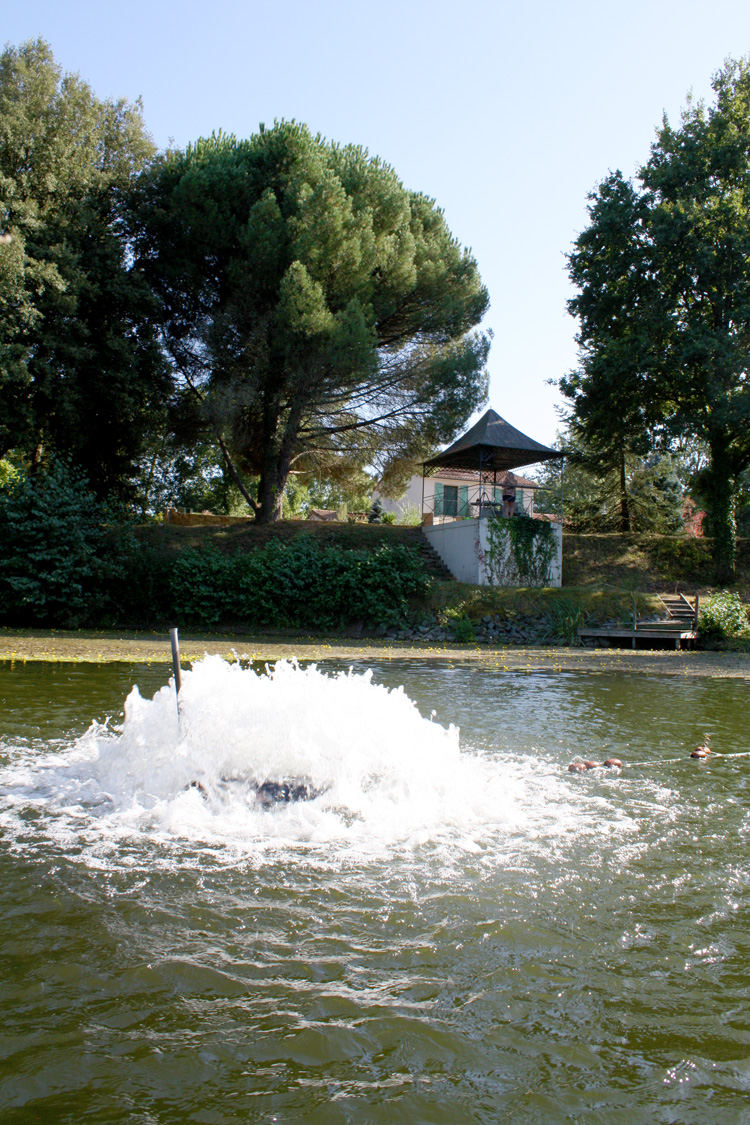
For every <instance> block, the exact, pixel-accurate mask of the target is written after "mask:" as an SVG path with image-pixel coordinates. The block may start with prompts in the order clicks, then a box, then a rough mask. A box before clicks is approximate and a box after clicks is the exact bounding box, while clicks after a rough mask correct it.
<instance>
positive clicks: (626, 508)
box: [620, 449, 632, 535]
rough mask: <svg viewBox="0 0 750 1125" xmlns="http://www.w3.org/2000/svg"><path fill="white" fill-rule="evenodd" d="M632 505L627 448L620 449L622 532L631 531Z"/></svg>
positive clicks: (622, 533) (623, 533)
mask: <svg viewBox="0 0 750 1125" xmlns="http://www.w3.org/2000/svg"><path fill="white" fill-rule="evenodd" d="M631 530H632V528H631V524H630V505H629V504H628V479H627V476H626V475H625V450H624V449H622V450H621V451H620V534H621V535H625V534H626V532H628V531H631Z"/></svg>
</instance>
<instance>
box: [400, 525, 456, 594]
mask: <svg viewBox="0 0 750 1125" xmlns="http://www.w3.org/2000/svg"><path fill="white" fill-rule="evenodd" d="M413 531H414V536H413V538H412V537H411V536H410V539H411V544H410V545H411V546H412V547H414V548H415V549H416V550H417V551H418V552H419V555H420V558H421V559H422V562H423V563H424V568H425V570H426V571H427V573H428V574H429V576H430V578H437V579H439V580H440V581H441V582H446V581H448V582H455V581H456V580H455V578H454V577H453V575H452V574H451V572H450V571H449V570H448V567H447V566H446V565H445V563H444V562H443V560H442V559H441V558H440V555H439V554H438V553H437V551H436V550H435V548H434V547H433V546H432V544H431V543H430V542H429V541H428V540H427V539H426V538H425V536H424V535H423V534H422V528H421V527H415V528H414V529H413Z"/></svg>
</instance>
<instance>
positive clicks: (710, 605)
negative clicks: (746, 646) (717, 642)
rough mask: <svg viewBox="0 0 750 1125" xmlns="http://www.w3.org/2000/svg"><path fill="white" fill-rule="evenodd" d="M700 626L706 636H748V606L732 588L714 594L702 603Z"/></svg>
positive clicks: (749, 629) (749, 631)
mask: <svg viewBox="0 0 750 1125" xmlns="http://www.w3.org/2000/svg"><path fill="white" fill-rule="evenodd" d="M698 628H699V629H700V631H701V633H703V634H704V635H706V636H714V637H746V636H748V635H749V634H750V628H748V617H747V607H746V606H745V605H744V604H743V602H742V599H741V598H740V596H739V594H736V593H734V591H732V590H722V591H721V592H720V593H718V594H712V595H711V597H710V598H708V599H707V600H706V601H705V602H704V603H703V604H702V605H701V608H700V617H699V621H698Z"/></svg>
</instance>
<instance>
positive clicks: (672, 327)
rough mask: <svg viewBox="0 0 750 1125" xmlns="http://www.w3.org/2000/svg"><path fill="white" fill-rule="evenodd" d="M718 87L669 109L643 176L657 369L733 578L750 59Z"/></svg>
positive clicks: (748, 314) (746, 276)
mask: <svg viewBox="0 0 750 1125" xmlns="http://www.w3.org/2000/svg"><path fill="white" fill-rule="evenodd" d="M713 87H714V91H715V93H716V104H715V105H713V106H710V107H706V106H705V105H704V104H703V103H701V102H697V103H693V102H690V103H689V104H688V106H687V107H686V109H685V110H684V112H683V115H682V121H681V123H680V127H679V128H676V129H675V128H672V127H671V126H670V125H669V123H668V122H667V121H666V120H665V122H664V124H663V126H662V128H661V130H660V131H659V134H658V136H657V140H656V142H655V144H654V145H653V147H652V151H651V158H650V160H649V162H648V164H647V165H646V166H645V168H644V169H643V170H642V172H641V178H642V181H643V184H644V188H645V191H646V193H647V198H648V199H649V207H650V211H651V221H650V227H651V239H652V243H653V270H654V273H655V274H656V275H657V276H658V278H659V282H660V285H661V286H662V288H663V290H664V294H665V297H666V302H667V306H668V309H669V318H668V325H667V331H666V332H665V333H664V337H663V338H664V349H663V357H662V359H661V362H660V363H659V365H658V367H656V369H655V372H654V374H655V376H656V378H658V379H659V381H660V384H661V387H660V390H661V392H662V393H661V397H662V401H663V402H664V404H665V409H664V417H665V420H666V422H667V424H668V426H669V428H670V430H671V431H672V432H673V433H677V434H680V433H688V434H690V435H692V436H695V437H697V438H699V439H700V440H702V441H703V442H705V444H706V446H707V448H708V450H709V454H710V461H709V465H708V467H707V469H706V470H705V471H704V473H703V479H702V481H701V492H702V494H703V496H704V497H705V499H706V503H707V510H708V517H709V531H710V533H711V534H712V535H713V537H714V546H715V558H716V560H717V562H718V564H719V569H720V573H721V576H723V577H725V578H731V577H732V575H733V573H734V567H735V554H736V547H735V535H736V528H735V497H736V488H737V480H738V477H739V476H740V474H741V473H742V472H743V470H745V469H746V468H747V467H748V466H750V380H748V368H749V365H750V271H749V270H748V268H747V263H748V260H749V259H750V62H748V61H747V60H745V61H740V62H728V63H727V64H726V65H725V66H724V68H723V69H722V70H721V71H719V72H718V73H717V74H716V75H715V77H714V80H713ZM654 381H655V380H652V382H654Z"/></svg>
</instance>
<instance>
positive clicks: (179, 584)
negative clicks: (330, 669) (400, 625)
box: [170, 535, 427, 628]
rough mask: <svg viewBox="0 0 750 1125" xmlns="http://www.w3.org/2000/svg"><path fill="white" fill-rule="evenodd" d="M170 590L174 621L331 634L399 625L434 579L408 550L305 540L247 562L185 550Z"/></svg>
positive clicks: (269, 547) (265, 550) (276, 545)
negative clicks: (349, 626)
mask: <svg viewBox="0 0 750 1125" xmlns="http://www.w3.org/2000/svg"><path fill="white" fill-rule="evenodd" d="M170 585H171V594H172V596H171V607H172V610H173V612H174V614H175V615H176V616H177V617H179V618H180V619H182V620H184V621H186V622H189V623H193V624H196V625H210V626H214V625H217V624H219V623H220V622H222V621H226V622H229V621H237V622H243V623H247V624H253V625H264V626H269V625H270V626H274V625H275V626H297V627H300V626H302V627H305V626H312V627H323V628H330V627H334V626H337V625H341V624H343V623H345V622H347V621H351V620H357V619H360V620H364V621H367V622H377V623H381V622H385V623H395V622H397V621H399V620H400V619H402V618H403V617H404V615H405V614H406V612H407V610H408V608H409V599H410V598H413V597H418V596H423V595H424V594H425V592H426V589H427V576H426V574H425V570H424V566H423V564H422V562H421V559H420V558H419V555H418V553H417V552H416V551H415V550H413V549H411V548H408V547H403V546H400V545H395V546H383V547H381V548H380V549H379V550H377V551H374V552H370V551H356V550H350V551H347V550H342V549H341V548H340V547H337V546H320V545H319V544H318V543H317V542H316V540H315V539H313V538H312V537H311V536H306V535H300V536H298V537H297V538H296V539H293V540H292V541H291V542H288V543H283V542H280V541H279V540H272V541H271V542H270V543H268V544H266V546H265V547H262V548H259V549H258V550H257V551H253V552H252V553H251V554H248V555H245V554H239V553H238V554H235V555H230V556H224V555H220V554H219V553H218V552H215V551H184V552H182V553H181V554H180V555H179V556H178V558H177V559H176V560H175V562H174V564H173V570H172V575H171V578H170Z"/></svg>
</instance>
